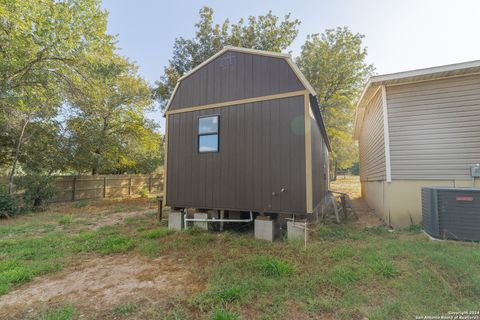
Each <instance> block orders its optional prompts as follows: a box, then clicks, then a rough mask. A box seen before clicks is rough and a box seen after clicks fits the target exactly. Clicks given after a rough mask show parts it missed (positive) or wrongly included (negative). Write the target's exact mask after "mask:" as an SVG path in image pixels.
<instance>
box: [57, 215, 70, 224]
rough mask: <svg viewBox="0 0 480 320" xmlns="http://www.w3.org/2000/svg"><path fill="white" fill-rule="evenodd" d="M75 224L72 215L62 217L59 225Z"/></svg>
mask: <svg viewBox="0 0 480 320" xmlns="http://www.w3.org/2000/svg"><path fill="white" fill-rule="evenodd" d="M72 222H73V216H71V215H65V216H62V217H61V218H60V219H58V224H60V225H67V224H71V223H72Z"/></svg>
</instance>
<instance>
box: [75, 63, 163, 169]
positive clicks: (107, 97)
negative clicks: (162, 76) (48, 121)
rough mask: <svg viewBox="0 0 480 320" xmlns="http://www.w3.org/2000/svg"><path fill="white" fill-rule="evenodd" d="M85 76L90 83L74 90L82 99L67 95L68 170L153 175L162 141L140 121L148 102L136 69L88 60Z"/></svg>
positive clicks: (152, 127)
mask: <svg viewBox="0 0 480 320" xmlns="http://www.w3.org/2000/svg"><path fill="white" fill-rule="evenodd" d="M88 75H89V78H90V79H91V80H90V82H88V83H86V82H82V83H80V84H79V86H80V87H81V91H82V92H84V94H82V95H77V94H76V93H75V92H73V93H71V94H70V95H69V100H70V103H71V105H72V109H73V111H74V115H73V116H71V117H69V118H68V119H67V121H66V122H67V128H68V130H69V132H70V135H71V143H72V144H73V145H75V148H74V150H73V152H72V163H71V164H72V167H73V168H74V169H75V170H77V171H80V172H85V171H90V172H92V174H96V173H125V172H128V173H150V172H152V171H153V170H155V169H156V167H158V166H159V165H160V163H161V160H162V158H161V154H162V147H161V145H162V139H161V136H160V134H159V133H158V132H157V129H158V126H157V124H156V123H154V122H153V121H151V120H148V119H146V117H145V112H146V111H148V110H152V106H153V100H152V98H151V91H150V87H149V86H148V83H147V82H146V81H145V80H144V79H143V78H142V77H140V76H139V75H138V67H137V66H135V65H134V64H132V63H131V62H130V61H128V60H127V59H125V58H123V57H120V56H116V55H108V56H103V57H101V59H96V60H94V61H93V63H91V68H90V69H89V70H88ZM92 86H93V87H92Z"/></svg>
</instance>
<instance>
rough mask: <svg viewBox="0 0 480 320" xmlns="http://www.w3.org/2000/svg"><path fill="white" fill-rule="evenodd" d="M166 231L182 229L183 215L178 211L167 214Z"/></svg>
mask: <svg viewBox="0 0 480 320" xmlns="http://www.w3.org/2000/svg"><path fill="white" fill-rule="evenodd" d="M168 229H172V230H182V229H183V213H182V212H180V211H170V213H169V214H168Z"/></svg>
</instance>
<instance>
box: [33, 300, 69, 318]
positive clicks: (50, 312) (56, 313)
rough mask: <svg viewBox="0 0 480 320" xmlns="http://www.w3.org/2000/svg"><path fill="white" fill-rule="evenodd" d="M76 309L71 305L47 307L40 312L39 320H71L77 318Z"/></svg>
mask: <svg viewBox="0 0 480 320" xmlns="http://www.w3.org/2000/svg"><path fill="white" fill-rule="evenodd" d="M75 313H76V312H75V307H74V306H73V304H71V303H69V304H66V305H63V306H58V307H45V308H42V309H40V311H39V312H38V316H37V319H39V320H71V319H74V317H75Z"/></svg>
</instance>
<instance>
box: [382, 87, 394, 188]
mask: <svg viewBox="0 0 480 320" xmlns="http://www.w3.org/2000/svg"><path fill="white" fill-rule="evenodd" d="M382 105H383V139H384V142H385V143H384V144H385V171H386V174H387V182H392V166H391V161H390V131H389V129H388V108H387V90H386V88H385V86H382Z"/></svg>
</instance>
